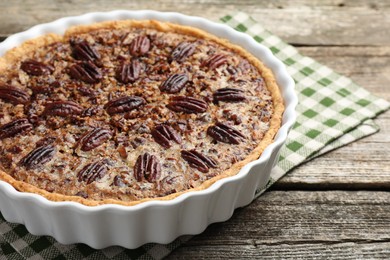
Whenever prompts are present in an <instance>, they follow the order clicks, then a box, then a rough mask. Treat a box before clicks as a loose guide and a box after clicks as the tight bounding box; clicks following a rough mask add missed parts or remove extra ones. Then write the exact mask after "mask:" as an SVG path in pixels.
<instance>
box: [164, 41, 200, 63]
mask: <svg viewBox="0 0 390 260" xmlns="http://www.w3.org/2000/svg"><path fill="white" fill-rule="evenodd" d="M194 51H195V44H193V43H191V42H181V43H180V44H179V45H177V46H176V48H175V49H174V50H173V51H172V53H171V56H170V57H169V59H168V61H169V62H172V61H174V60H175V61H177V62H182V61H184V60H185V59H187V58H188V57H189V56H191V55H192V54H193V53H194Z"/></svg>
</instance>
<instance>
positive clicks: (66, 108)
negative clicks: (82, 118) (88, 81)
mask: <svg viewBox="0 0 390 260" xmlns="http://www.w3.org/2000/svg"><path fill="white" fill-rule="evenodd" d="M82 112H83V107H82V106H80V105H79V104H77V103H76V102H73V101H54V102H51V103H47V104H45V110H44V111H43V115H51V116H62V117H67V116H70V115H80V114H81V113H82Z"/></svg>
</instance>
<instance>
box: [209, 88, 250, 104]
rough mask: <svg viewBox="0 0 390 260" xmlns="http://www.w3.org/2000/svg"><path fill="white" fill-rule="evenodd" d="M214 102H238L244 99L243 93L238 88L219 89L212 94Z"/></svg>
mask: <svg viewBox="0 0 390 260" xmlns="http://www.w3.org/2000/svg"><path fill="white" fill-rule="evenodd" d="M213 98H214V102H217V103H218V101H224V102H240V101H244V100H245V99H246V97H245V95H244V91H243V90H241V89H238V88H220V89H218V90H217V91H215V92H214V94H213Z"/></svg>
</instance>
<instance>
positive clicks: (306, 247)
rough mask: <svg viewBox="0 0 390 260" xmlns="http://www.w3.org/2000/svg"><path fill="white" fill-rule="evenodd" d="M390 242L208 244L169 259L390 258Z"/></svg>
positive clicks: (180, 249)
mask: <svg viewBox="0 0 390 260" xmlns="http://www.w3.org/2000/svg"><path fill="white" fill-rule="evenodd" d="M389 248H390V243H388V242H375V243H353V242H350V243H336V244H322V243H318V244H309V243H308V244H301V245H296V244H293V245H291V244H287V243H286V244H282V245H257V244H256V243H255V242H254V243H248V244H246V245H235V246H234V247H232V246H231V245H228V244H227V245H226V244H220V245H215V244H212V245H204V246H202V247H199V246H186V247H180V248H179V249H177V251H174V252H173V254H172V255H170V256H169V257H168V258H166V259H313V258H315V259H388V258H389V257H390V249H389Z"/></svg>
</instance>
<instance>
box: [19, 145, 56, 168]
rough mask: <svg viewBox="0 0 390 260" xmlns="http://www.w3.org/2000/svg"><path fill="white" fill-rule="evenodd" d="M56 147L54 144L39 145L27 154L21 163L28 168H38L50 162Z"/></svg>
mask: <svg viewBox="0 0 390 260" xmlns="http://www.w3.org/2000/svg"><path fill="white" fill-rule="evenodd" d="M55 153H56V148H55V147H54V146H52V145H46V146H39V147H38V148H35V149H34V150H32V151H31V152H30V153H29V154H27V155H26V156H25V157H24V158H23V159H22V160H21V161H20V164H21V165H22V166H24V167H26V169H27V170H31V169H36V168H38V167H40V166H42V165H44V164H46V163H47V162H49V161H50V160H51V159H52V158H53V157H54V155H55Z"/></svg>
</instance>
